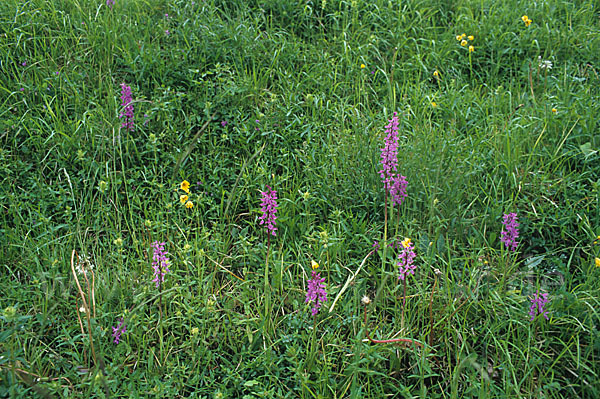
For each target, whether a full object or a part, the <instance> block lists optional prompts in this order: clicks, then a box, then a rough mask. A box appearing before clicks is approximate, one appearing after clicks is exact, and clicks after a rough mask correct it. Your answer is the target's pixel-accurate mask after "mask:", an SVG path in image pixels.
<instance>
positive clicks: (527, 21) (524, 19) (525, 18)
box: [521, 15, 532, 26]
mask: <svg viewBox="0 0 600 399" xmlns="http://www.w3.org/2000/svg"><path fill="white" fill-rule="evenodd" d="M521 19H522V20H523V22H524V23H525V26H529V25H531V22H532V21H531V20H530V19H529V17H528V16H527V15H523V16H522V17H521Z"/></svg>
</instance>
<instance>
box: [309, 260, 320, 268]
mask: <svg viewBox="0 0 600 399" xmlns="http://www.w3.org/2000/svg"><path fill="white" fill-rule="evenodd" d="M310 267H312V269H313V270H316V269H318V268H319V264H318V263H317V262H315V261H314V260H311V261H310Z"/></svg>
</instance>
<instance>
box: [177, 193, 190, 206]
mask: <svg viewBox="0 0 600 399" xmlns="http://www.w3.org/2000/svg"><path fill="white" fill-rule="evenodd" d="M189 198H190V197H188V196H187V195H185V194H183V195H180V196H179V202H181V203H182V204H185V202H186V201H187V200H188V199H189Z"/></svg>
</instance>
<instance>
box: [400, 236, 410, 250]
mask: <svg viewBox="0 0 600 399" xmlns="http://www.w3.org/2000/svg"><path fill="white" fill-rule="evenodd" d="M401 244H402V246H403V247H404V248H408V247H410V238H405V239H404V241H402V243H401Z"/></svg>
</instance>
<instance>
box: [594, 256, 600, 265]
mask: <svg viewBox="0 0 600 399" xmlns="http://www.w3.org/2000/svg"><path fill="white" fill-rule="evenodd" d="M594 263H596V267H600V258H596V259H594Z"/></svg>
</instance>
